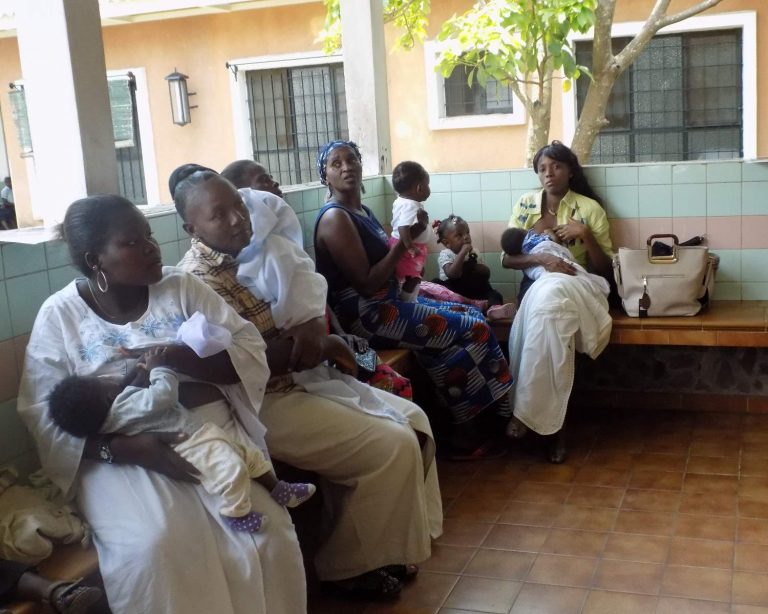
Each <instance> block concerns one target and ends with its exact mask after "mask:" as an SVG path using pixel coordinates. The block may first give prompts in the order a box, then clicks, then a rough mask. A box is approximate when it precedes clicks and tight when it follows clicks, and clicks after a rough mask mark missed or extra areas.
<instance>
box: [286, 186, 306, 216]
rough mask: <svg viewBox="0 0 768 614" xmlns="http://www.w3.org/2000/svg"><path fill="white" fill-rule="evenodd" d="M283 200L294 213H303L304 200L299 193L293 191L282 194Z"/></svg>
mask: <svg viewBox="0 0 768 614" xmlns="http://www.w3.org/2000/svg"><path fill="white" fill-rule="evenodd" d="M283 200H284V201H285V202H287V203H288V204H289V205H290V206H291V209H293V210H294V211H295V212H296V213H301V212H302V211H304V198H303V196H302V193H301V191H299V190H293V191H291V192H286V193H284V194H283Z"/></svg>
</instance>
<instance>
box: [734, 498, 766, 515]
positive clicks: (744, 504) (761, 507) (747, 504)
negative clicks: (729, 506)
mask: <svg viewBox="0 0 768 614" xmlns="http://www.w3.org/2000/svg"><path fill="white" fill-rule="evenodd" d="M739 516H747V517H749V518H768V501H760V500H758V499H752V498H751V497H739Z"/></svg>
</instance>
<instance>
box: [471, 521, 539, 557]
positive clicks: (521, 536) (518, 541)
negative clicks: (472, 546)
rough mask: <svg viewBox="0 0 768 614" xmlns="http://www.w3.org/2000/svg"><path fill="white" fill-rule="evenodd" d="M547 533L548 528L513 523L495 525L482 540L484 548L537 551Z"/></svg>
mask: <svg viewBox="0 0 768 614" xmlns="http://www.w3.org/2000/svg"><path fill="white" fill-rule="evenodd" d="M548 535H549V529H545V528H542V527H528V526H521V525H514V524H499V525H495V526H494V527H493V529H492V530H491V531H490V533H489V534H488V537H487V538H486V539H485V541H484V542H483V547H484V548H498V549H501V550H519V551H521V552H538V551H539V549H540V548H541V546H542V545H543V544H544V542H545V541H546V539H547V536H548Z"/></svg>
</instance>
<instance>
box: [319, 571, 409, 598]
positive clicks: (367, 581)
mask: <svg viewBox="0 0 768 614" xmlns="http://www.w3.org/2000/svg"><path fill="white" fill-rule="evenodd" d="M323 587H324V588H325V589H326V590H327V591H328V592H330V593H331V594H333V595H334V596H336V597H340V598H342V599H354V600H362V601H392V600H394V599H397V598H398V597H399V596H400V591H402V590H403V583H402V582H401V581H400V580H398V579H397V578H395V577H394V576H391V575H389V574H388V573H387V572H386V571H384V569H374V570H373V571H369V572H367V573H364V574H361V575H359V576H356V577H354V578H348V579H346V580H336V581H335V582H323Z"/></svg>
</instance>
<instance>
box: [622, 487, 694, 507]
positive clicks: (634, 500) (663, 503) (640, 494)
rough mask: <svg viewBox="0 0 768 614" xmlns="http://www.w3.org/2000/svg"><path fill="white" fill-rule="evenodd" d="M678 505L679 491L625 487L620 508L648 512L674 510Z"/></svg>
mask: <svg viewBox="0 0 768 614" xmlns="http://www.w3.org/2000/svg"><path fill="white" fill-rule="evenodd" d="M679 506H680V493H677V492H671V491H667V490H636V489H631V488H630V489H627V491H626V493H625V494H624V499H623V501H622V502H621V509H628V510H644V511H648V512H676V511H677V509H678V507H679Z"/></svg>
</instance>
